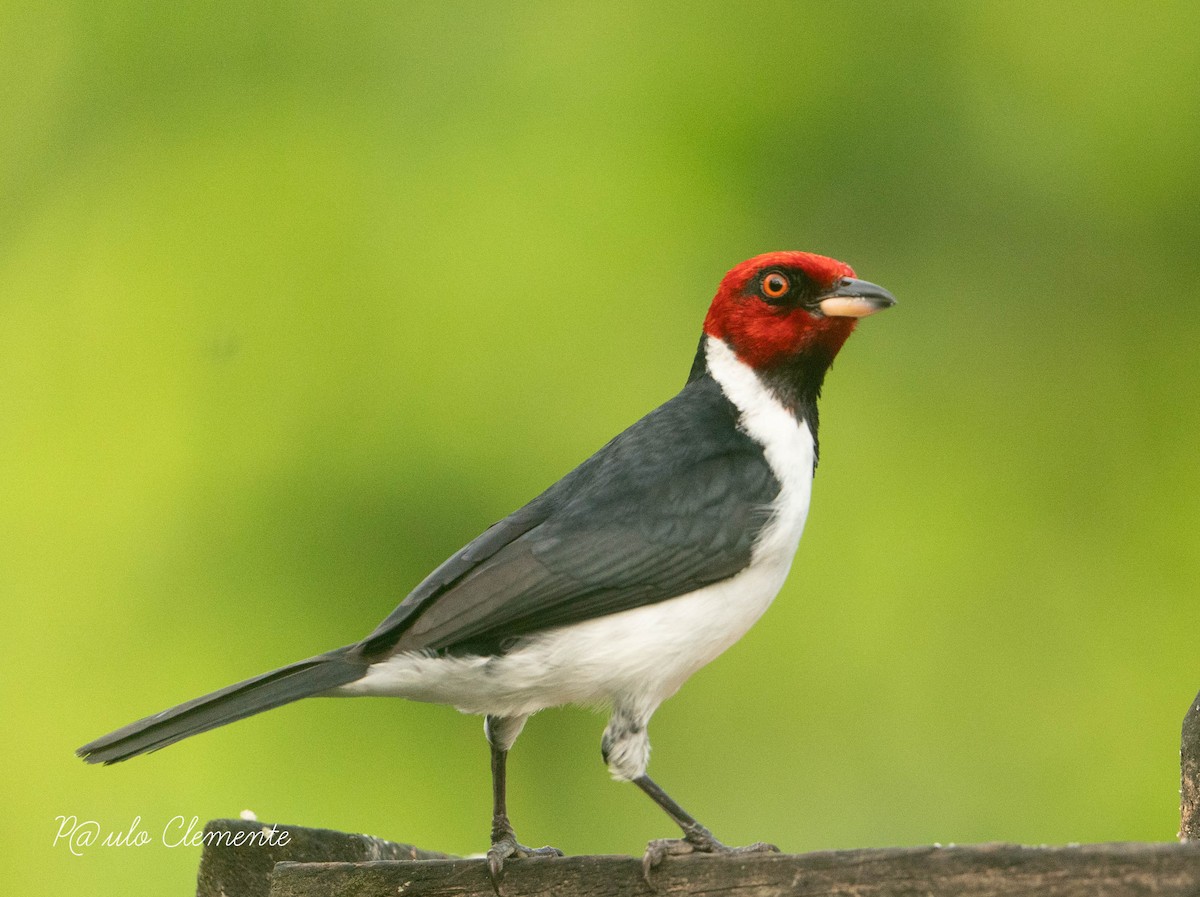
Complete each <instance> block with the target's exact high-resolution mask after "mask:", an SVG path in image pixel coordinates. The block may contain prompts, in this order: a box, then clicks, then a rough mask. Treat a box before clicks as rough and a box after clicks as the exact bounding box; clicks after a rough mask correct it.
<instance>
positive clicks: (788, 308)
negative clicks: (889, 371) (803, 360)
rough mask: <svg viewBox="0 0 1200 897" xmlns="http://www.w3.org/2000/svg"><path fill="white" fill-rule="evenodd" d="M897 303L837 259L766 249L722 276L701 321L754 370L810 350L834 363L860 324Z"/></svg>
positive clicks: (777, 363) (886, 293)
mask: <svg viewBox="0 0 1200 897" xmlns="http://www.w3.org/2000/svg"><path fill="white" fill-rule="evenodd" d="M895 302H896V300H895V299H894V298H893V297H892V295H891V293H889V292H888V291H887V290H885V289H883V288H882V287H878V286H875V285H874V284H871V283H867V282H866V281H862V280H857V279H856V278H855V277H854V270H853V269H852V268H851V267H850V266H849V265H846V264H843V263H842V262H839V261H837V259H831V258H826V257H825V256H823V255H813V254H812V253H809V252H768V253H766V254H765V255H758V256H755V257H754V258H752V259H750V260H749V261H745V262H742V263H741V264H740V265H738V266H737V267H735V268H734V269H733V270H731V271H730V272H729V273H728V274H726V275H725V277H724V279H722V281H721V286H720V287H719V288H718V289H717V295H716V297H715V298H714V299H713V302H712V305H711V306H710V307H709V309H708V316H707V317H706V318H705V319H704V332H705V333H707V334H708V335H709V336H713V337H716V338H718V339H721V340H724V341H725V342H726V343H727V344H728V345H729V346H730V347H731V348H732V349H733V350H734V351H735V352H736V353H737V356H738V358H740V359H741V360H742V361H743V362H745V363H746V364H748V365H750V366H751V367H753V368H755V369H757V370H766V369H770V368H773V367H776V366H778V365H781V364H785V363H787V362H788V361H791V360H793V359H795V358H797V357H798V356H801V355H804V354H807V353H810V352H813V353H819V354H820V355H822V356H824V357H825V358H826V359H827V361H832V360H833V357H834V356H835V355H837V352H838V350H839V349H840V348H841V347H842V343H844V342H845V341H846V338H847V337H848V336H850V334H851V332H852V331H853V330H854V325H855V324H856V323H857V322H858V319H859V318H861V317H865V316H866V315H870V314H874V313H875V312H877V311H880V310H882V309H885V308H888V307H890V306H892V305H893V304H895Z"/></svg>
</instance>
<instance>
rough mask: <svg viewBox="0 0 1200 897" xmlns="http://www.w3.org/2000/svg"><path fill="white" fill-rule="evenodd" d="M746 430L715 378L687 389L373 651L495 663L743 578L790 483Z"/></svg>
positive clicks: (513, 519) (438, 581) (438, 578)
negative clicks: (533, 642) (594, 624)
mask: <svg viewBox="0 0 1200 897" xmlns="http://www.w3.org/2000/svg"><path fill="white" fill-rule="evenodd" d="M736 420H737V415H736V409H734V407H733V406H732V405H731V404H730V403H729V401H728V400H727V399H726V398H725V397H724V395H723V394H722V393H721V391H720V388H719V387H718V386H717V384H716V383H715V382H714V381H713V380H712V379H711V378H708V377H704V378H699V379H695V380H693V381H691V382H689V383H688V385H687V386H686V387H685V388H684V390H683V391H682V392H680V393H679V395H677V396H676V397H675V398H674V399H672V400H671V401H669V402H667V403H666V404H665V405H662V406H661V407H659V408H657V409H655V410H654V411H653V412H651V413H650V414H648V415H647V416H646V417H644V418H642V420H640V421H638V422H637V423H636V424H634V425H633V426H632V427H630V428H629V429H628V430H626V431H625V432H623V433H621V434H620V435H619V436H617V437H616V438H615V439H613V440H612V441H611V442H610V443H608V445H606V446H604V448H602V449H601V450H600V451H599V452H597V453H596V454H595V455H593V456H592V457H591V458H589V459H588V460H587V461H585V462H584V463H583V464H581V465H580V466H579V467H578V468H576V469H575V470H574V471H572V472H571V473H569V474H568V475H567V476H566V477H564V478H563V479H562V480H560V481H559V482H558V483H556V484H555V485H554V486H552V487H551V488H550V489H549V490H547V491H546V492H545V493H543V494H542V495H540V496H538V497H537V498H536V499H534V500H533V501H532V502H530V503H529V504H528V505H526V506H525V507H523V508H521V509H520V510H518V511H516V512H515V513H513V514H512V515H510V516H509V517H507V518H505V519H504V520H502V521H500V522H499V523H497V524H496V525H495V526H493V527H491V528H490V529H488V530H487V531H486V532H484V533H483V534H482V535H481V536H479V537H478V538H477V539H475V540H474V541H473V542H471V543H470V544H469V545H467V546H466V547H465V548H463V549H462V550H461V551H459V552H458V553H457V554H455V555H454V556H452V557H451V558H450V559H449V560H447V561H446V562H445V563H444V564H442V565H441V566H440V567H438V568H437V569H436V570H435V571H434V572H433V573H432V574H430V576H429V577H428V578H427V579H426V580H425V581H424V582H422V583H421V584H420V585H419V586H417V588H416V589H415V590H414V591H413V592H412V594H411V595H409V596H408V598H406V599H405V600H404V602H403V603H402V604H401V605H400V606H399V607H397V608H396V610H395V611H394V612H393V613H392V614H391V616H389V617H388V618H387V619H386V620H384V622H383V623H381V624H380V626H379V627H378V628H377V629H376V630H375V632H373V633H372V634H371V635H370V636H368V637H367V638H366V639H365V640H364V641H363V642H362V643H361V644H362V647H363V650H364V652H365V653H366V654H367V655H368V656H374V655H379V654H383V653H387V652H390V651H393V650H405V651H412V650H433V651H446V652H450V653H483V654H486V653H495V652H498V651H502V650H503V649H504V646H505V643H506V642H508V641H509V640H511V639H514V638H518V637H520V636H522V635H527V634H529V633H532V632H536V631H538V630H541V629H547V628H550V627H554V626H562V625H566V624H569V623H575V622H579V621H582V620H587V619H591V618H594V617H599V616H604V615H606V614H612V613H617V612H619V611H623V610H628V609H631V608H635V607H640V606H642V605H645V604H652V603H655V602H658V601H663V600H666V599H667V598H672V597H675V596H676V595H682V594H686V593H687V592H691V591H693V590H695V589H698V588H700V587H702V586H705V585H708V584H709V583H712V582H716V581H718V580H721V579H725V578H727V577H729V576H732V575H733V574H735V573H737V572H738V571H739V570H742V569H743V568H745V567H746V566H747V565H748V564H749V562H750V552H751V548H752V546H753V544H754V540H755V538H756V536H757V535H758V533H759V531H760V530H761V528H762V526H763V525H764V524H765V523H766V522H767V518H768V513H769V510H768V509H769V506H770V504H771V501H772V500H773V499H774V498H775V496H776V495H777V493H778V491H779V483H778V481H777V480H776V479H775V476H774V474H773V473H772V472H771V469H770V467H769V466H768V464H767V463H766V460H765V459H764V457H763V455H762V450H761V448H760V447H759V446H758V445H757V444H756V443H755V442H753V440H751V439H750V438H749V437H748V436H746V435H745V434H744V433H742V432H740V431H739V430H738V429H737V427H736Z"/></svg>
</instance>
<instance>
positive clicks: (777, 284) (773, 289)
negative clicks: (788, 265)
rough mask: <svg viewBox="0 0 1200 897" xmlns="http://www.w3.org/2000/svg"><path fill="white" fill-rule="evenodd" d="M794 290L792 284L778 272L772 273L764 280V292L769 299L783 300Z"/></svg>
mask: <svg viewBox="0 0 1200 897" xmlns="http://www.w3.org/2000/svg"><path fill="white" fill-rule="evenodd" d="M791 288H792V282H791V281H790V280H788V279H787V277H786V276H785V275H783V274H780V273H779V272H778V271H772V272H771V273H770V274H768V275H767V276H766V277H764V278H763V279H762V292H763V295H764V296H766V297H767V298H768V299H782V298H783V297H784V296H786V295H787V293H788V290H790V289H791Z"/></svg>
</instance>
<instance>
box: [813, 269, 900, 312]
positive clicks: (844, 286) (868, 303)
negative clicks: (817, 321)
mask: <svg viewBox="0 0 1200 897" xmlns="http://www.w3.org/2000/svg"><path fill="white" fill-rule="evenodd" d="M895 304H896V297H895V296H893V295H892V294H891V293H889V292H888V291H887V290H885V289H884V288H883V287H881V286H876V285H875V284H873V283H867V281H865V280H857V279H855V278H853V277H843V278H842V279H841V280H840V281H839V282H838V284H837V286H835V287H834V288H833V290H832V291H831V292H830V294H829V295H828V296H826V297H825V298H824V299H822V300H820V301H819V302H818V303H817V308H819V309H821V314H823V315H828V316H829V317H831V318H865V317H866V316H867V315H873V314H875V312H877V311H883V310H884V309H885V308H891V307H892V306H893V305H895Z"/></svg>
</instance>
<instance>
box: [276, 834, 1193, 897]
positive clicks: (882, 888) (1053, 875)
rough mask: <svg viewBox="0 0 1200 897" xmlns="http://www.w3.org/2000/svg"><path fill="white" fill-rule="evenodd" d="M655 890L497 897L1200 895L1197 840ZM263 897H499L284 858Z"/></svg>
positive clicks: (797, 872)
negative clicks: (319, 896) (292, 861)
mask: <svg viewBox="0 0 1200 897" xmlns="http://www.w3.org/2000/svg"><path fill="white" fill-rule="evenodd" d="M652 880H653V882H654V885H655V887H656V889H657V890H656V891H651V890H650V888H649V887H648V886H647V885H646V883H645V882H644V881H643V880H642V873H641V862H640V860H638V859H635V858H633V857H621V856H580V857H561V858H556V859H531V860H511V861H509V862H508V863H507V864H506V865H505V875H504V883H503V893H504V897H532V895H535V894H537V895H546V894H553V895H559V897H576V895H578V897H610V895H611V897H617V895H622V897H624V895H637V894H643V895H648V894H653V893H657V894H658V895H659V897H672V895H682V894H688V895H711V897H718V895H719V897H783V895H794V897H800V895H803V897H822V895H829V897H834V895H836V897H943V895H944V897H1016V895H1029V897H1034V895H1036V897H1133V895H1159V897H1176V895H1178V897H1184V895H1188V897H1197V895H1200V844H1141V843H1138V844H1087V845H1081V846H1078V847H1020V846H1017V845H1013V844H986V845H975V846H966V847H915V848H896V849H884V850H846V851H831V852H823V853H810V854H802V855H796V856H788V855H778V854H776V855H760V856H752V857H736V856H727V857H709V856H690V857H675V858H670V859H667V860H666V861H665V862H664V863H663V865H662V866H660V867H659V868H658V869H657V870H655V872H654V874H653V876H652ZM270 893H271V897H317V895H321V897H331V895H337V897H384V895H387V897H396V895H403V897H451V895H453V897H495V895H494V893H493V891H492V885H491V882H490V880H489V879H488V875H487V865H486V863H485V862H484V861H483V860H434V861H425V862H367V863H281V864H280V865H279V866H277V867H276V868H275V874H274V877H273V879H272V884H271V892H270Z"/></svg>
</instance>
